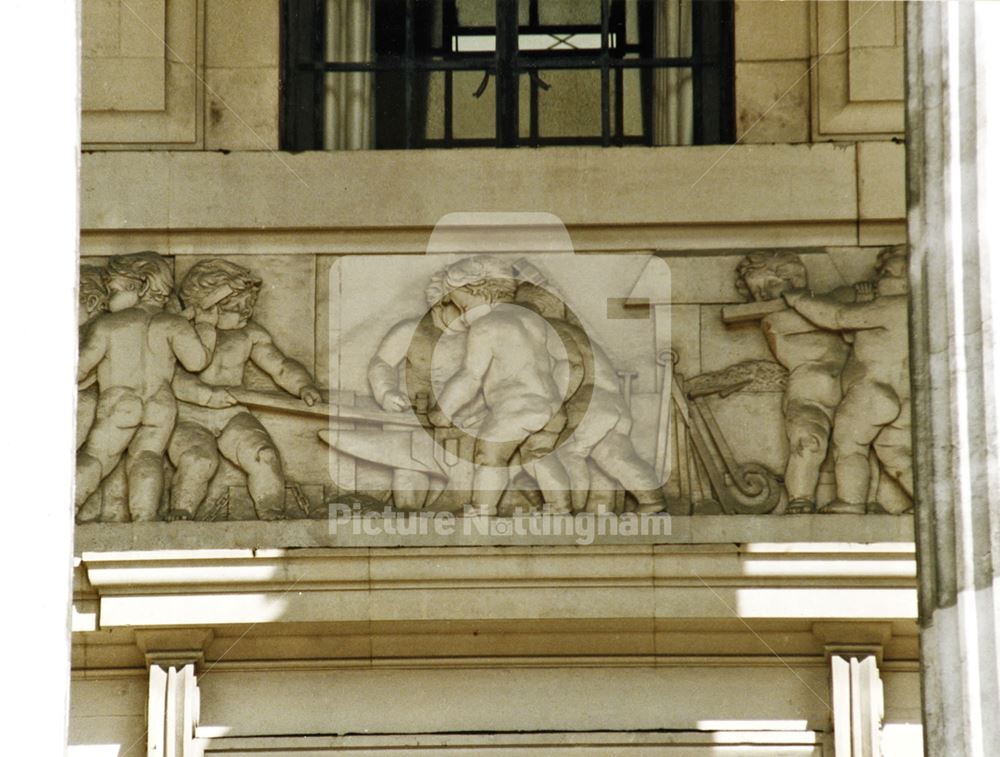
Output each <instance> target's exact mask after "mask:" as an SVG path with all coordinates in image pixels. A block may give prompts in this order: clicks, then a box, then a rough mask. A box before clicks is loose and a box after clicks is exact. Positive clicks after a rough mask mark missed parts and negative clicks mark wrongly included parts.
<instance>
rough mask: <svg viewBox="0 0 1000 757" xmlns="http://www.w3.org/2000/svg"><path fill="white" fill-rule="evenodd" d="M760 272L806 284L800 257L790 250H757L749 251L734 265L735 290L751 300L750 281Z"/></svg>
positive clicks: (806, 279)
mask: <svg viewBox="0 0 1000 757" xmlns="http://www.w3.org/2000/svg"><path fill="white" fill-rule="evenodd" d="M762 273H770V274H774V275H775V276H777V277H778V278H780V279H784V280H785V281H796V280H798V281H799V282H800V285H801V286H807V284H808V274H807V273H806V267H805V266H804V265H803V264H802V258H800V257H799V256H798V253H795V252H792V251H791V250H759V251H757V252H751V253H750V254H749V255H747V256H746V257H745V258H743V260H741V261H740V264H739V265H738V266H737V267H736V291H737V292H739V293H740V295H742V296H743V297H744V298H745V299H747V300H753V299H754V297H753V292H752V291H751V288H750V282H751V281H753V280H754V279H755V278H757V276H759V275H760V274H762Z"/></svg>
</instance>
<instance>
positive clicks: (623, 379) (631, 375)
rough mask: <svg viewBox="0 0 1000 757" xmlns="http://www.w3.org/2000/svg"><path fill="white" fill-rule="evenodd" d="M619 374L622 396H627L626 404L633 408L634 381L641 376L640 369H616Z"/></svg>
mask: <svg viewBox="0 0 1000 757" xmlns="http://www.w3.org/2000/svg"><path fill="white" fill-rule="evenodd" d="M615 373H617V374H618V381H619V383H620V384H621V389H622V396H623V397H624V398H625V406H626V407H627V408H628V409H629V410H631V409H632V382H633V381H634V380H635V379H636V378H637V377H638V376H639V372H638V371H615Z"/></svg>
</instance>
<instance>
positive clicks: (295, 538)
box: [76, 515, 913, 554]
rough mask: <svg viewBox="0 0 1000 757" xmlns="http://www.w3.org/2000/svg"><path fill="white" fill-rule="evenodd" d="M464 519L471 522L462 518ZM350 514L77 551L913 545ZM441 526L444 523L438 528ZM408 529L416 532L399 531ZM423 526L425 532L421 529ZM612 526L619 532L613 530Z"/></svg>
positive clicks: (875, 539) (904, 526)
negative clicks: (372, 517)
mask: <svg viewBox="0 0 1000 757" xmlns="http://www.w3.org/2000/svg"><path fill="white" fill-rule="evenodd" d="M467 520H468V522H466V521H467ZM392 521H393V522H392V523H391V524H390V523H388V522H385V521H382V520H381V519H379V520H369V519H361V518H354V519H352V520H351V522H349V523H343V522H340V523H339V524H338V523H337V522H335V521H334V522H331V521H326V520H316V521H312V520H289V521H282V522H270V523H265V522H260V521H229V522H214V523H212V522H204V523H192V522H177V523H101V524H89V525H83V526H77V529H76V552H77V554H81V553H83V552H127V551H156V550H191V549H197V550H205V549H213V550H214V549H296V548H314V547H344V548H380V547H414V548H421V547H477V546H506V547H510V546H532V545H550V546H552V545H562V546H587V545H589V544H593V545H622V546H626V545H633V546H638V545H658V544H663V545H671V544H677V545H682V544H758V543H764V544H813V545H815V546H819V545H822V544H841V545H843V544H883V543H892V544H896V545H900V546H902V545H907V544H909V545H911V546H912V543H913V519H912V518H911V517H910V516H906V515H902V516H897V515H796V516H766V515H765V516H760V515H698V516H673V517H669V518H668V517H665V516H655V519H651V520H650V523H651V524H652V525H651V526H649V527H645V528H640V532H639V533H637V534H633V533H631V532H630V531H626V529H625V528H624V527H623V526H622V525H614V524H611V523H610V521H609V522H607V523H604V524H602V523H601V522H595V521H591V522H590V523H589V524H588V523H587V522H586V521H577V522H575V523H574V524H572V525H571V524H569V523H568V522H567V521H565V520H564V522H563V524H562V531H561V532H560V533H559V534H555V533H551V532H552V531H554V530H555V528H549V532H550V533H549V535H544V534H543V535H538V534H537V533H535V532H531V529H535V531H536V532H537V531H538V530H544V528H545V527H544V526H543V525H541V524H537V523H535V524H533V523H532V522H530V521H524V522H523V523H522V529H521V530H524V531H529V533H527V535H525V534H523V533H518V531H517V527H516V522H512V521H510V520H508V519H496V520H495V521H493V522H492V523H487V524H485V525H484V524H481V523H476V522H475V519H461V518H454V519H450V520H448V519H444V520H442V521H441V522H436V521H438V519H434V518H426V519H424V521H425V522H424V524H423V526H420V525H417V526H413V525H412V523H411V525H409V526H407V525H406V524H407V523H408V521H406V520H405V519H403V518H397V519H392ZM439 526H442V527H439ZM407 528H409V529H410V530H413V529H414V528H415V529H417V533H405V532H404V533H401V532H400V531H401V530H403V531H405V529H407ZM422 528H423V530H426V533H420V532H419V531H420V530H421V529H422ZM615 529H617V532H615Z"/></svg>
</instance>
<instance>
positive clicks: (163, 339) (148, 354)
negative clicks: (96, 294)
mask: <svg viewBox="0 0 1000 757" xmlns="http://www.w3.org/2000/svg"><path fill="white" fill-rule="evenodd" d="M176 320H182V319H181V318H180V316H177V315H173V314H170V313H164V312H156V311H153V312H150V311H147V310H143V309H142V308H129V309H127V310H122V311H119V312H117V313H106V314H104V315H102V316H100V317H99V318H98V319H97V320H96V321H95V322H94V328H96V329H99V330H101V331H103V335H104V337H105V339H106V340H107V349H106V351H105V356H104V359H103V360H101V362H100V364H99V366H98V369H97V381H98V384H99V386H100V388H101V391H105V390H106V389H108V388H110V387H127V388H129V389H132V390H133V391H135V392H136V393H137V394H138V395H139V396H141V397H143V398H145V397H150V396H152V395H153V394H154V393H156V392H157V391H158V390H159V389H161V388H162V387H163V385H164V384H168V383H169V382H170V379H171V378H172V377H173V373H174V366H175V365H176V362H177V361H176V358H175V357H174V352H173V348H172V347H171V345H170V338H171V334H172V332H173V330H174V329H175V328H176V325H177V324H176V323H175V321H176Z"/></svg>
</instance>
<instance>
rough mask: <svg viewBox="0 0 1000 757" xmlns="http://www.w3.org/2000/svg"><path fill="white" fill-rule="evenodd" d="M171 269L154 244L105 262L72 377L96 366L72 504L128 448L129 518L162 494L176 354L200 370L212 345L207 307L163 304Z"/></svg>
mask: <svg viewBox="0 0 1000 757" xmlns="http://www.w3.org/2000/svg"><path fill="white" fill-rule="evenodd" d="M173 284H174V276H173V271H172V269H171V266H170V264H169V263H168V262H167V261H166V260H165V259H164V258H163V257H161V256H160V255H158V254H157V253H155V252H136V253H132V254H130V255H116V256H114V257H112V258H111V260H110V261H109V263H108V269H107V288H108V293H109V296H108V310H109V311H110V312H108V313H103V314H101V315H99V316H97V317H96V318H94V320H93V321H91V322H90V323H89V324H88V325H87V327H86V328H85V329H84V331H83V334H82V336H81V342H80V360H79V364H78V369H77V379H78V381H81V382H84V381H86V380H88V377H89V376H90V374H91V372H96V375H97V388H98V400H97V411H96V414H95V419H94V424H93V426H92V427H91V429H90V434H89V435H88V436H87V440H86V442H84V444H83V446H82V447H81V449H80V450H79V452H78V453H77V460H76V507H77V509H79V508H80V507H81V506H82V505H83V504H84V503H85V502H86V501H87V498H88V497H90V495H91V494H93V493H94V492H95V491H97V488H98V487H99V486H100V485H101V482H102V481H103V480H104V479H105V478H106V477H107V476H108V475H109V474H110V473H111V472H112V471H113V470H114V468H115V466H116V465H117V464H118V462H119V461H120V460H121V458H122V455H123V454H124V453H125V452H126V450H127V451H128V457H127V460H126V467H125V474H126V478H127V480H128V507H129V511H130V513H131V517H132V520H135V521H139V520H155V519H156V517H157V510H158V508H159V506H160V499H161V497H162V494H163V454H164V452H165V451H166V448H167V444H168V442H169V440H170V434H171V432H172V431H173V428H174V422H175V420H176V416H177V403H176V401H175V399H174V395H173V391H172V390H171V388H170V382H171V380H172V379H173V375H174V368H175V366H176V365H177V363H178V362H180V364H181V365H183V366H184V367H185V368H187V369H189V370H194V371H197V370H201V369H202V368H204V367H205V366H206V365H208V363H209V361H210V360H211V359H212V353H213V351H214V350H215V322H216V320H217V318H218V313H217V311H216V310H215V309H210V310H201V309H198V308H196V309H195V310H194V312H193V313H192V317H193V321H194V322H193V323H192V322H191V321H189V320H187V319H186V318H185V317H183V316H181V315H177V314H175V313H169V312H167V311H165V310H164V306H165V305H166V303H167V301H168V299H169V298H170V294H171V290H172V289H173Z"/></svg>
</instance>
